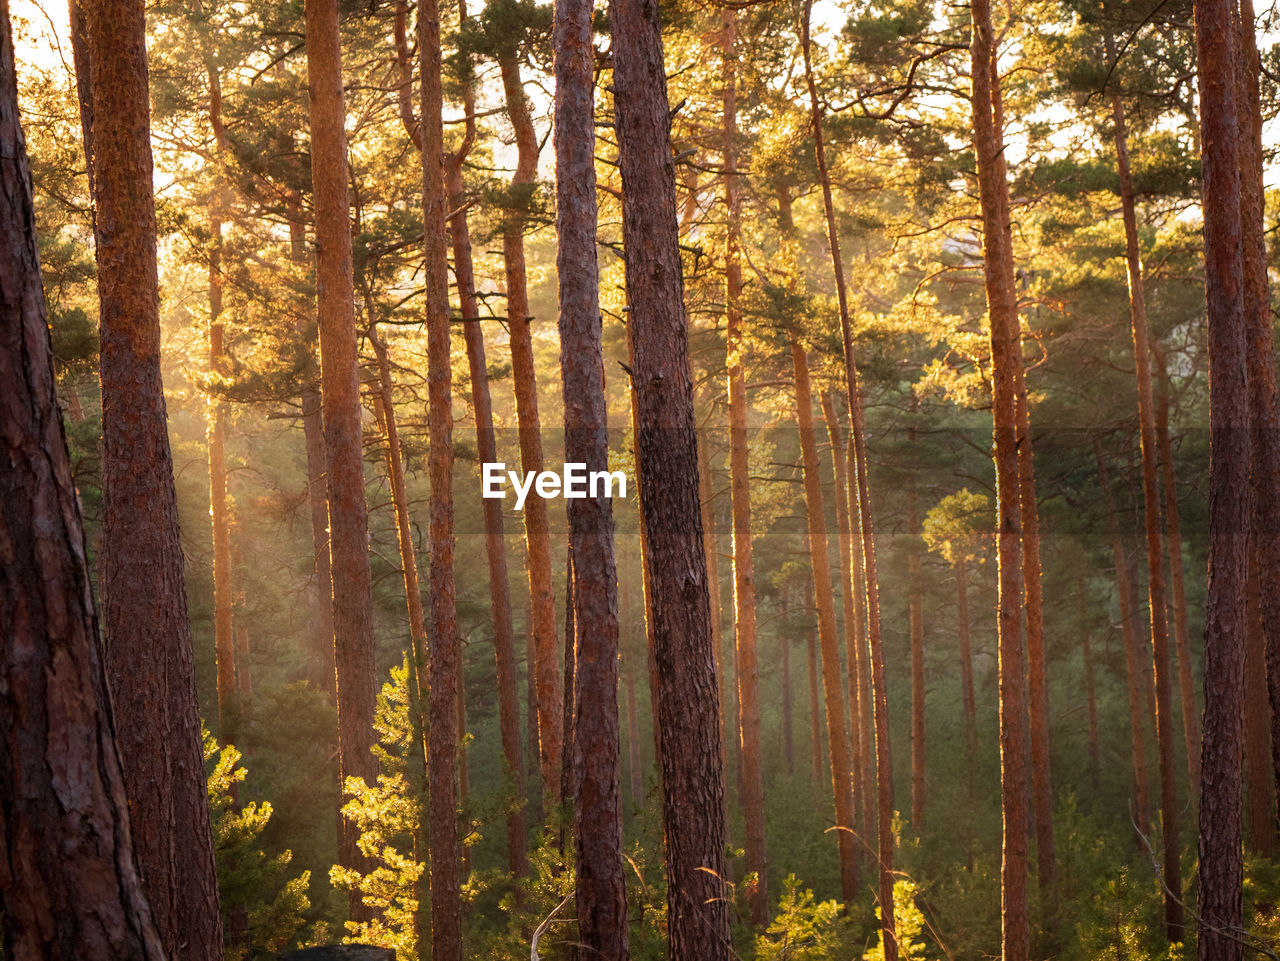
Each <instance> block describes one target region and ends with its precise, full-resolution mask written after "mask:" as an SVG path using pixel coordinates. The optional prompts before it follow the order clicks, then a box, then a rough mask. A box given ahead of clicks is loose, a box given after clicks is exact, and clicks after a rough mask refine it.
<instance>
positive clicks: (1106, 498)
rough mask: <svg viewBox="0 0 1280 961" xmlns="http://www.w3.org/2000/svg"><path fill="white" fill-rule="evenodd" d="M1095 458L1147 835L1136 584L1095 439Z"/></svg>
mask: <svg viewBox="0 0 1280 961" xmlns="http://www.w3.org/2000/svg"><path fill="white" fill-rule="evenodd" d="M1093 454H1094V457H1095V458H1096V459H1097V462H1098V485H1099V487H1100V488H1101V489H1102V498H1103V503H1104V505H1105V507H1106V512H1107V527H1108V529H1109V531H1110V534H1111V557H1112V560H1113V561H1114V563H1115V568H1116V593H1117V594H1118V595H1119V601H1120V631H1121V634H1122V635H1123V637H1124V667H1125V678H1126V681H1127V687H1128V693H1129V736H1130V742H1129V743H1130V747H1131V754H1132V756H1133V796H1134V805H1135V809H1134V812H1133V822H1134V828H1135V829H1136V830H1137V831H1138V833H1139V834H1143V835H1145V834H1146V833H1147V832H1148V830H1149V829H1150V826H1151V804H1150V801H1149V793H1148V790H1147V747H1146V744H1147V738H1146V720H1145V719H1146V716H1147V713H1146V711H1145V709H1144V706H1143V697H1142V690H1143V688H1144V687H1146V673H1145V671H1143V668H1142V657H1141V652H1140V650H1139V646H1138V636H1137V634H1138V632H1137V626H1136V623H1137V617H1138V612H1137V611H1136V610H1135V605H1134V602H1133V584H1132V582H1131V578H1130V575H1129V560H1128V558H1127V557H1125V550H1124V541H1123V539H1122V538H1121V536H1120V522H1119V520H1118V519H1117V516H1116V506H1115V499H1114V498H1113V497H1112V495H1111V479H1110V477H1109V474H1108V471H1107V462H1106V458H1105V457H1104V456H1103V453H1102V443H1101V441H1099V440H1098V438H1097V437H1096V436H1095V437H1094V438H1093Z"/></svg>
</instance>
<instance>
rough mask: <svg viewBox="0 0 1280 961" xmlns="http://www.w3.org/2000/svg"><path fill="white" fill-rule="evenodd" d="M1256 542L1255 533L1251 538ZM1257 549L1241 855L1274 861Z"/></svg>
mask: <svg viewBox="0 0 1280 961" xmlns="http://www.w3.org/2000/svg"><path fill="white" fill-rule="evenodd" d="M1253 539H1254V540H1255V541H1256V540H1257V533H1256V532H1255V533H1254V534H1253ZM1258 553H1259V546H1258V545H1257V544H1256V543H1255V544H1254V546H1253V548H1252V549H1251V550H1250V556H1251V560H1250V563H1249V590H1248V595H1247V597H1246V606H1245V616H1246V617H1247V618H1248V624H1247V627H1246V628H1245V632H1246V633H1245V644H1246V648H1245V655H1244V771H1245V779H1244V780H1245V788H1246V792H1245V814H1246V818H1245V823H1246V824H1247V825H1248V831H1247V832H1246V833H1245V838H1244V840H1245V850H1246V851H1248V852H1249V853H1250V854H1251V855H1254V856H1255V857H1260V858H1274V857H1275V845H1276V795H1275V769H1274V768H1273V767H1272V765H1271V705H1270V704H1269V703H1268V702H1267V635H1266V626H1265V623H1264V620H1263V613H1262V608H1263V601H1262V590H1261V573H1262V572H1261V570H1259V568H1260V567H1261V566H1262V565H1261V564H1260V563H1259V561H1258Z"/></svg>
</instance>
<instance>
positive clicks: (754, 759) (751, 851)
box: [721, 10, 769, 927]
mask: <svg viewBox="0 0 1280 961" xmlns="http://www.w3.org/2000/svg"><path fill="white" fill-rule="evenodd" d="M736 34H737V29H736V26H735V22H734V14H733V13H732V11H729V10H724V11H722V12H721V37H722V40H721V45H722V46H721V59H722V67H723V72H724V91H723V97H722V103H723V106H724V122H723V127H722V129H721V137H722V146H721V149H722V151H723V154H724V167H725V171H724V200H725V209H726V216H727V222H726V229H725V297H724V299H725V329H726V333H725V336H726V340H727V342H728V360H727V366H728V373H729V483H730V497H731V500H732V503H733V625H734V627H733V632H734V643H735V646H736V648H737V664H738V721H739V727H740V734H741V738H742V787H743V796H742V813H743V815H744V819H745V821H746V837H745V839H744V840H745V848H746V867H747V870H748V871H752V872H755V874H756V875H757V878H758V880H757V882H756V883H755V884H754V885H753V886H752V887H751V888H750V890H749V891H748V902H749V904H750V906H751V923H752V924H753V925H756V926H757V927H761V926H763V925H764V924H765V923H766V922H767V921H768V916H769V894H768V883H767V882H768V859H767V857H766V854H765V837H764V755H763V749H762V736H761V724H760V678H759V667H758V663H757V657H756V583H755V560H754V558H753V556H752V549H751V493H750V490H749V478H748V475H749V473H750V470H749V467H748V463H747V460H748V458H747V447H748V444H747V380H746V374H745V372H744V370H743V368H744V366H745V361H746V357H747V353H748V349H749V348H748V346H747V342H746V330H745V322H744V320H743V317H742V307H741V303H740V301H741V298H742V223H741V219H742V200H741V184H740V183H739V177H738V172H737V142H736V141H737V135H738V121H737V85H736V83H737V81H736V61H735V59H734V58H735V56H736V55H735V53H734V43H735V40H736Z"/></svg>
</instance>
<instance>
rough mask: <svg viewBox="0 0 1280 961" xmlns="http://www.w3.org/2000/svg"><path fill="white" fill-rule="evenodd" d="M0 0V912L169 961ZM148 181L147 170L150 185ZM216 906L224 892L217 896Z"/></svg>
mask: <svg viewBox="0 0 1280 961" xmlns="http://www.w3.org/2000/svg"><path fill="white" fill-rule="evenodd" d="M17 91H18V82H17V75H16V72H15V65H14V51H13V42H12V39H11V33H10V24H9V4H8V0H0V380H2V381H3V383H4V384H5V389H4V390H3V391H0V544H4V545H5V546H4V550H3V560H2V561H0V635H3V636H4V638H5V644H4V645H3V651H2V653H0V689H2V690H3V695H2V696H0V824H3V831H0V912H2V913H3V915H4V919H5V923H4V935H3V938H4V955H5V957H6V958H14V959H16V961H36V959H47V961H71V959H79V958H84V957H92V958H101V959H104V961H135V959H145V961H163V959H164V957H165V952H164V949H163V947H162V945H161V943H160V939H159V937H158V936H157V933H156V928H155V925H154V924H153V921H152V916H151V909H150V907H149V906H148V904H147V898H146V895H145V894H144V892H143V885H142V881H141V879H140V877H139V872H138V869H137V866H136V863H135V860H134V848H133V839H132V837H131V834H130V825H129V811H128V804H127V801H126V798H125V790H124V778H123V774H122V771H121V765H120V758H119V755H118V753H117V750H116V745H115V737H116V733H115V730H114V724H113V721H112V717H111V708H110V700H109V697H108V694H107V685H106V677H105V674H104V671H103V664H102V660H101V656H100V653H99V646H98V624H97V618H96V616H95V614H94V610H93V600H92V590H91V585H90V575H89V569H88V562H87V560H86V556H85V544H84V527H83V522H82V520H81V517H80V506H79V503H78V501H77V498H76V494H75V487H74V486H73V482H72V477H71V464H70V460H69V458H68V456H67V445H66V439H65V436H64V434H63V427H62V414H61V412H60V410H59V408H58V399H57V396H56V391H55V387H54V384H55V380H54V369H53V355H52V350H51V347H50V343H49V327H48V322H47V315H46V309H45V301H44V292H43V290H42V287H41V277H40V262H39V253H38V248H37V244H36V234H35V211H34V207H33V204H32V199H31V175H30V170H29V167H28V162H27V156H26V146H25V144H24V142H23V137H22V131H21V129H20V127H19V120H18V99H17ZM149 184H150V181H148V185H149ZM213 907H214V912H215V914H214V919H215V920H216V917H217V914H216V911H217V903H216V901H215V903H214V906H213Z"/></svg>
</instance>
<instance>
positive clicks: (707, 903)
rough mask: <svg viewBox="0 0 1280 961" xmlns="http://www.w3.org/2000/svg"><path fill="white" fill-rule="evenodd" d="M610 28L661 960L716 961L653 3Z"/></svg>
mask: <svg viewBox="0 0 1280 961" xmlns="http://www.w3.org/2000/svg"><path fill="white" fill-rule="evenodd" d="M609 20H610V25H611V28H612V33H613V55H614V108H615V125H616V132H617V137H618V159H619V166H620V168H621V173H622V222H623V247H624V251H625V255H626V266H627V280H626V283H627V294H628V300H629V301H630V305H631V312H630V318H631V324H630V327H631V329H632V334H633V340H634V354H635V362H634V363H633V364H632V369H633V370H634V372H635V374H634V378H633V386H634V389H635V403H636V411H637V420H638V424H639V430H638V431H637V435H636V447H637V455H638V462H639V470H640V472H641V473H640V478H639V481H640V502H641V512H642V514H643V516H644V531H645V536H646V537H647V540H648V548H649V551H650V558H649V560H650V563H649V574H650V582H651V586H652V593H651V594H650V596H649V604H650V615H651V621H652V630H653V651H654V661H655V663H656V667H657V673H658V681H659V683H658V698H657V700H658V715H657V720H658V727H659V729H660V732H661V734H660V736H661V751H660V759H661V764H662V793H663V806H662V807H663V824H664V826H665V848H666V866H667V884H668V888H667V927H668V931H669V957H670V958H671V961H727V959H728V957H729V954H730V949H731V943H730V936H729V915H728V910H727V904H726V888H725V881H724V879H725V864H724V799H723V797H722V794H723V786H722V784H721V771H722V770H723V763H722V760H721V746H720V732H719V726H718V725H717V723H716V713H717V707H718V704H719V694H718V692H717V686H716V676H715V657H714V654H713V652H712V650H711V609H710V596H709V591H708V584H707V570H706V553H705V550H704V547H703V542H702V525H701V523H700V517H699V505H698V439H697V425H696V423H695V420H694V414H693V386H692V384H691V383H690V380H689V360H688V349H689V344H688V327H687V323H686V318H685V312H684V296H683V295H684V291H683V287H684V283H683V277H682V276H681V265H680V251H679V248H678V245H677V232H676V231H677V227H676V209H675V172H674V164H673V162H672V153H671V148H670V134H671V117H670V107H669V104H668V102H667V84H666V72H665V69H664V66H663V57H662V36H661V31H660V28H659V24H658V8H657V4H656V3H655V2H654V0H611V2H610V4H609Z"/></svg>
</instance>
